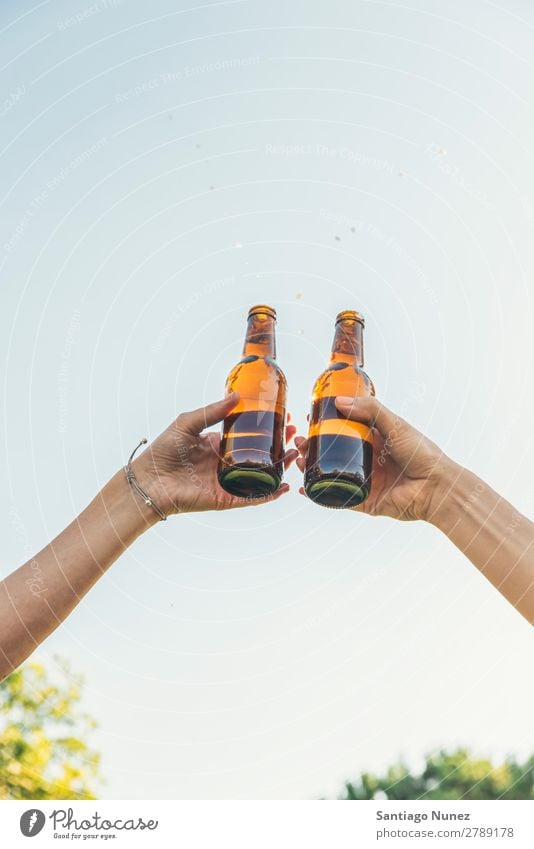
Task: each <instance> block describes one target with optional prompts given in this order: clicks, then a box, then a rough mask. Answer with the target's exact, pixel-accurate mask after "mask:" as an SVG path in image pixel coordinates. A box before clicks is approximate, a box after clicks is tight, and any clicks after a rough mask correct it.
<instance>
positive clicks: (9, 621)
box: [0, 470, 157, 680]
mask: <svg viewBox="0 0 534 849" xmlns="http://www.w3.org/2000/svg"><path fill="white" fill-rule="evenodd" d="M156 521H157V516H156V515H155V513H154V511H153V510H152V509H151V508H150V507H149V506H147V505H145V504H144V503H143V501H142V499H141V498H139V496H138V495H137V494H136V493H134V492H133V491H132V489H131V488H130V487H129V485H128V483H127V481H126V478H125V475H124V472H123V471H122V470H121V471H119V472H117V474H116V475H115V476H114V477H113V478H112V479H111V480H110V481H109V482H108V483H107V484H106V486H105V487H104V488H103V489H102V490H101V491H100V492H99V493H98V495H97V496H96V498H95V499H94V500H93V501H92V502H91V504H89V506H88V507H87V508H86V509H85V510H84V511H83V512H82V513H81V514H80V515H79V516H78V517H77V518H76V519H75V520H74V521H73V522H72V523H71V524H70V525H69V526H68V527H67V528H66V529H65V530H64V531H63V532H62V533H61V534H59V536H57V537H56V538H55V539H54V540H53V541H52V542H51V543H50V544H49V545H47V546H46V548H44V549H43V550H42V551H41V552H39V554H37V555H36V556H35V557H34V558H32V560H30V561H28V562H27V563H25V564H24V565H23V566H21V567H20V568H19V569H17V570H16V571H15V572H13V573H12V574H11V575H9V576H8V577H7V578H6V579H5V580H4V581H2V582H1V583H0V610H1V611H2V617H1V619H0V680H1V679H2V678H4V677H5V676H6V675H8V674H9V673H10V672H11V671H12V670H13V669H15V668H16V667H17V666H18V665H19V664H20V663H21V662H22V661H23V660H25V659H26V658H27V657H28V655H29V654H31V652H32V651H34V649H35V648H36V646H38V645H39V643H41V642H42V641H43V640H44V639H45V638H46V637H47V636H48V635H49V634H50V633H51V632H52V631H54V630H55V628H57V627H58V625H60V624H61V622H62V621H63V620H64V619H65V618H66V617H67V616H68V614H69V613H70V612H71V610H72V609H73V608H74V607H75V606H76V604H77V603H78V602H79V601H80V600H81V599H82V598H83V596H84V595H85V594H86V593H87V592H88V590H89V589H90V588H91V587H92V586H93V585H94V584H95V583H96V581H97V580H98V579H99V578H100V577H101V576H102V575H103V574H104V572H105V571H106V570H107V569H108V568H109V567H110V566H111V564H112V563H113V562H114V561H115V560H116V559H117V558H118V557H119V556H120V555H121V554H122V552H123V551H124V550H125V549H126V548H128V546H129V545H131V543H132V542H133V541H134V540H135V539H136V538H137V537H138V536H139V535H140V534H141V533H142V532H143V531H145V530H146V529H147V528H149V527H150V526H151V525H153V524H154V523H155V522H156Z"/></svg>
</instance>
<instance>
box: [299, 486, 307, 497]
mask: <svg viewBox="0 0 534 849" xmlns="http://www.w3.org/2000/svg"><path fill="white" fill-rule="evenodd" d="M299 494H300V495H304V496H305V495H306V493H305V492H304V487H303V486H299Z"/></svg>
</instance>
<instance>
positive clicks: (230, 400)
mask: <svg viewBox="0 0 534 849" xmlns="http://www.w3.org/2000/svg"><path fill="white" fill-rule="evenodd" d="M238 401H239V394H238V393H237V392H230V394H229V395H227V396H226V398H223V399H222V400H221V401H215V403H213V404H208V405H207V407H199V408H198V410H192V411H191V412H189V413H182V414H181V415H180V416H178V419H177V421H178V422H180V424H181V425H182V426H183V427H184V429H185V430H188V431H189V433H200V431H201V430H204V428H205V427H211V425H214V424H217V422H220V421H222V420H223V419H224V417H225V416H227V415H228V413H229V412H230V410H232V409H233V407H235V405H236V404H237V402H238Z"/></svg>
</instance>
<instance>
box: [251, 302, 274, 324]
mask: <svg viewBox="0 0 534 849" xmlns="http://www.w3.org/2000/svg"><path fill="white" fill-rule="evenodd" d="M258 313H262V314H263V315H269V316H270V317H271V318H274V319H275V321H276V310H275V309H274V307H268V306H267V304H256V306H255V307H251V308H250V309H249V311H248V317H249V318H250V316H251V315H258Z"/></svg>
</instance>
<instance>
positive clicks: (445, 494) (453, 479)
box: [430, 463, 534, 624]
mask: <svg viewBox="0 0 534 849" xmlns="http://www.w3.org/2000/svg"><path fill="white" fill-rule="evenodd" d="M445 478H446V479H445V480H444V481H443V484H442V485H441V486H440V493H439V498H438V499H436V502H435V503H436V505H437V506H436V509H435V511H434V513H433V515H432V516H431V518H430V521H431V522H432V524H434V525H435V526H436V527H438V528H440V530H442V531H443V532H444V533H445V534H446V535H447V536H448V537H449V539H450V540H451V541H452V542H453V543H454V545H456V546H457V547H458V548H459V549H460V550H461V551H463V552H464V554H465V555H466V556H467V557H468V558H469V560H471V562H472V563H473V564H474V565H475V566H476V567H477V569H479V570H480V571H481V572H482V574H483V575H484V576H485V577H486V578H487V579H488V580H489V581H491V583H492V584H493V585H494V586H495V587H496V588H497V589H498V590H499V592H501V593H502V595H503V596H504V597H505V598H506V599H507V600H508V601H509V602H510V603H511V604H513V605H514V607H515V608H516V609H517V610H518V611H519V613H521V614H522V615H523V616H524V617H525V618H526V619H527V620H528V621H529V622H530V623H531V624H534V524H533V523H532V522H531V521H530V520H529V519H527V518H526V517H525V516H523V515H522V514H521V513H519V512H518V511H517V510H516V509H515V508H514V507H513V506H512V505H511V504H510V503H509V502H508V501H506V500H505V499H504V498H502V497H501V496H500V495H498V493H496V492H495V491H494V490H493V489H492V488H491V487H490V486H488V484H486V483H485V482H484V481H482V480H481V479H480V478H478V477H477V476H476V475H475V474H473V473H472V472H470V471H468V470H467V469H463V468H462V467H461V466H457V465H456V464H453V463H451V464H450V466H449V468H448V470H447V473H446V475H445Z"/></svg>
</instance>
